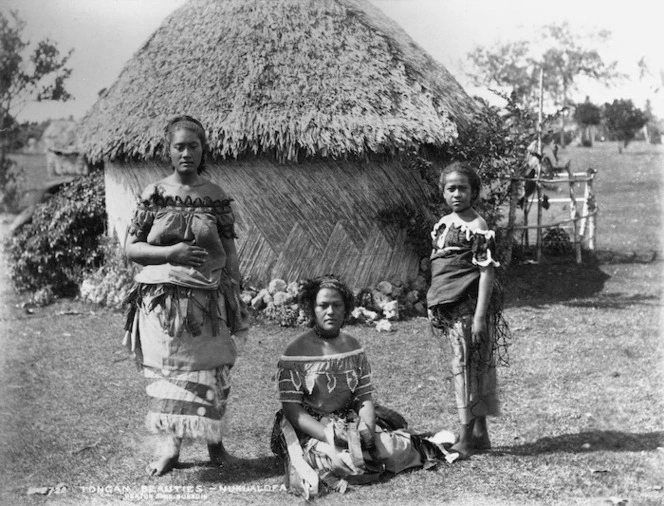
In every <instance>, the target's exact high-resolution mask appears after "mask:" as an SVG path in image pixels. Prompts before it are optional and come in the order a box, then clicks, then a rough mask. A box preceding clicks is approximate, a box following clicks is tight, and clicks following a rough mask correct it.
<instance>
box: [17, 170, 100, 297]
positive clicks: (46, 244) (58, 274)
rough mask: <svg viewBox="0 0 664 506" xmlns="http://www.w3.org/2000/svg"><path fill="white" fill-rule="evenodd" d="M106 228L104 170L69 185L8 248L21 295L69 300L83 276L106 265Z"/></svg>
mask: <svg viewBox="0 0 664 506" xmlns="http://www.w3.org/2000/svg"><path fill="white" fill-rule="evenodd" d="M105 228H106V206H105V203H104V178H103V174H102V172H101V171H97V172H93V173H92V174H91V175H89V176H83V177H80V178H78V179H76V180H74V181H73V182H71V183H69V184H68V185H66V186H65V187H64V188H63V189H62V190H61V191H60V192H58V193H57V194H55V195H54V196H53V197H52V198H51V199H50V200H48V201H47V202H45V203H43V204H40V205H39V206H37V209H36V210H35V213H34V215H33V217H32V222H30V223H28V224H26V225H24V226H23V227H22V228H20V229H19V230H18V231H17V232H16V233H15V234H14V236H12V237H10V238H9V239H8V241H7V243H6V245H5V246H6V248H7V251H8V257H9V264H10V265H9V273H10V277H11V280H12V282H13V284H14V286H15V287H16V289H17V290H19V291H37V290H40V289H45V288H48V289H50V290H52V292H53V294H54V295H55V296H58V297H61V296H71V295H75V294H76V293H77V291H78V284H79V282H80V281H81V279H82V278H83V275H84V274H85V272H87V271H89V270H91V269H94V268H96V267H98V266H99V265H101V263H102V262H103V260H104V254H103V249H102V248H101V247H100V241H101V238H102V236H103V234H104V232H105Z"/></svg>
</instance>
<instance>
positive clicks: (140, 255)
mask: <svg viewBox="0 0 664 506" xmlns="http://www.w3.org/2000/svg"><path fill="white" fill-rule="evenodd" d="M125 254H126V255H127V258H128V259H129V260H131V261H132V262H136V263H137V264H140V265H159V264H166V263H170V264H177V265H184V266H187V267H200V266H201V265H203V262H205V259H206V257H207V255H208V253H207V251H206V250H205V248H201V247H200V246H194V245H192V244H189V243H187V242H179V243H177V244H173V245H172V246H155V245H154V244H148V243H147V242H145V241H143V240H140V239H139V238H138V237H137V236H135V235H129V237H127V241H126V243H125ZM236 256H237V255H236Z"/></svg>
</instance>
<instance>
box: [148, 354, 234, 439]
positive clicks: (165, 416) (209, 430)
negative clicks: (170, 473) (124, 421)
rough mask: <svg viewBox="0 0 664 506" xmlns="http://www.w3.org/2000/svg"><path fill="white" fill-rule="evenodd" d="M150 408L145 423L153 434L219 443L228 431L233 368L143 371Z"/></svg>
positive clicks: (150, 369) (151, 369) (149, 368)
mask: <svg viewBox="0 0 664 506" xmlns="http://www.w3.org/2000/svg"><path fill="white" fill-rule="evenodd" d="M144 373H145V377H146V378H148V379H149V380H150V384H149V385H148V386H147V388H146V391H147V393H148V396H149V397H150V409H149V412H148V414H147V416H146V418H145V424H146V426H147V428H148V430H150V432H153V433H166V434H169V435H171V436H174V437H179V438H187V439H198V440H202V441H205V442H207V443H218V442H219V441H221V440H222V436H223V435H224V433H225V432H226V418H225V415H226V403H227V401H228V394H229V392H230V389H231V387H230V367H229V366H222V367H218V368H216V369H206V370H203V371H169V370H166V369H162V370H159V369H154V368H151V367H145V368H144Z"/></svg>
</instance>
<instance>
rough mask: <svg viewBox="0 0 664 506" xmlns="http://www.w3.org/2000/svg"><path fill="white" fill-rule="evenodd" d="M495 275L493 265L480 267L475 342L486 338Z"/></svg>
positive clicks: (473, 331)
mask: <svg viewBox="0 0 664 506" xmlns="http://www.w3.org/2000/svg"><path fill="white" fill-rule="evenodd" d="M494 277H495V272H494V268H493V265H487V266H486V267H482V268H480V280H479V290H478V294H477V307H476V308H475V317H474V318H473V329H472V340H473V343H474V344H479V343H480V342H482V340H483V339H486V332H487V328H486V327H487V313H488V311H489V301H490V300H491V292H492V291H493V280H494Z"/></svg>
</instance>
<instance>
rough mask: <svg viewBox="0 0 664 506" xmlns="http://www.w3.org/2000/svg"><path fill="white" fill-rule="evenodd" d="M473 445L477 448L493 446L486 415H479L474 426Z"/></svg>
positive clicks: (485, 448) (482, 448) (483, 448)
mask: <svg viewBox="0 0 664 506" xmlns="http://www.w3.org/2000/svg"><path fill="white" fill-rule="evenodd" d="M472 445H473V448H474V449H475V450H488V449H490V448H491V440H490V439H489V431H488V429H487V426H486V417H484V416H481V417H478V418H477V420H476V421H475V426H474V427H473V437H472Z"/></svg>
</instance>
